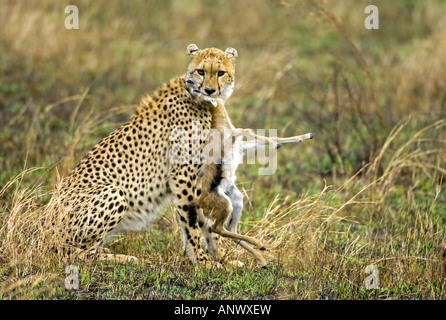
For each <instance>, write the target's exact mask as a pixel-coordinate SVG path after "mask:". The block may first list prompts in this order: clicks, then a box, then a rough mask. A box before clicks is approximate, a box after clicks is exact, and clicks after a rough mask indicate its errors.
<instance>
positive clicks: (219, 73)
mask: <svg viewBox="0 0 446 320" xmlns="http://www.w3.org/2000/svg"><path fill="white" fill-rule="evenodd" d="M225 73H226V71H223V70H220V71H218V73H217V75H218V76H219V77H221V76H222V75H224V74H225Z"/></svg>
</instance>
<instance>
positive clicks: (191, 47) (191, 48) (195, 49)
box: [186, 43, 200, 57]
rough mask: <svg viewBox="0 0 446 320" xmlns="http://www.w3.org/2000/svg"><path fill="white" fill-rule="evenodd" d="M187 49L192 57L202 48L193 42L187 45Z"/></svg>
mask: <svg viewBox="0 0 446 320" xmlns="http://www.w3.org/2000/svg"><path fill="white" fill-rule="evenodd" d="M186 51H187V53H188V54H189V55H190V56H191V57H193V56H195V55H196V54H197V53H198V51H200V49H198V46H197V45H196V44H194V43H192V44H190V45H188V46H187V49H186Z"/></svg>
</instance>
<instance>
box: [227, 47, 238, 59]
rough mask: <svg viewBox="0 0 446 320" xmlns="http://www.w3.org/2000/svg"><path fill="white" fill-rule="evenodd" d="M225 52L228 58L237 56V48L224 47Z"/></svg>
mask: <svg viewBox="0 0 446 320" xmlns="http://www.w3.org/2000/svg"><path fill="white" fill-rule="evenodd" d="M225 53H226V56H227V57H228V58H229V59H235V58H237V56H238V53H237V50H235V49H234V48H228V49H226V51H225Z"/></svg>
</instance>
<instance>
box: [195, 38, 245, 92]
mask: <svg viewBox="0 0 446 320" xmlns="http://www.w3.org/2000/svg"><path fill="white" fill-rule="evenodd" d="M187 53H188V54H189V56H190V57H191V61H190V63H189V65H188V67H187V74H186V79H187V80H191V81H193V83H194V85H195V86H196V89H197V90H199V92H200V93H201V94H202V95H203V96H208V97H211V98H219V99H222V100H223V101H226V100H227V99H228V98H229V97H230V96H231V94H232V91H233V90H234V83H235V78H234V75H235V59H236V58H237V50H235V49H234V48H228V49H226V51H225V52H223V51H222V50H220V49H217V48H207V49H202V50H200V49H199V48H198V47H197V45H195V44H190V45H189V46H187ZM191 83H192V82H191Z"/></svg>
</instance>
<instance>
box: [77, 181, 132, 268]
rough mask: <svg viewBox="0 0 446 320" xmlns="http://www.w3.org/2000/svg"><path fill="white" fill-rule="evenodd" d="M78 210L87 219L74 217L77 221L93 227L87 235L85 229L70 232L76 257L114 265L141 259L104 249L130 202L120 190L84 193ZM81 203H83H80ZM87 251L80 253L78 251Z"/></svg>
mask: <svg viewBox="0 0 446 320" xmlns="http://www.w3.org/2000/svg"><path fill="white" fill-rule="evenodd" d="M77 198H78V199H77V201H76V202H77V204H78V206H79V207H78V209H79V211H80V212H84V213H85V214H86V215H87V216H86V217H84V216H81V217H79V216H77V215H75V216H74V219H77V220H80V219H84V220H86V222H85V223H86V225H89V226H90V229H89V230H88V232H87V231H86V230H85V228H79V229H78V230H71V235H70V236H69V237H70V238H71V240H70V241H69V242H70V243H71V245H72V247H74V248H73V249H74V251H75V254H76V255H77V256H78V257H79V258H80V259H90V258H93V259H97V260H99V261H109V262H115V263H120V264H124V263H128V262H134V263H137V262H138V259H137V258H136V257H133V256H128V255H124V254H113V253H110V250H109V249H107V248H104V247H102V245H103V243H104V240H105V238H106V236H107V234H109V233H110V231H112V230H113V229H114V228H115V227H116V226H117V225H118V224H119V222H120V221H121V219H122V217H123V216H124V214H125V212H126V211H127V200H126V197H125V194H124V192H123V191H122V189H121V188H119V187H118V186H114V185H107V186H103V185H100V186H94V187H92V188H89V189H87V190H84V191H83V192H81V193H78V197H77ZM79 202H80V203H79ZM82 246H84V247H86V248H85V249H80V248H79V247H82Z"/></svg>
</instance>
